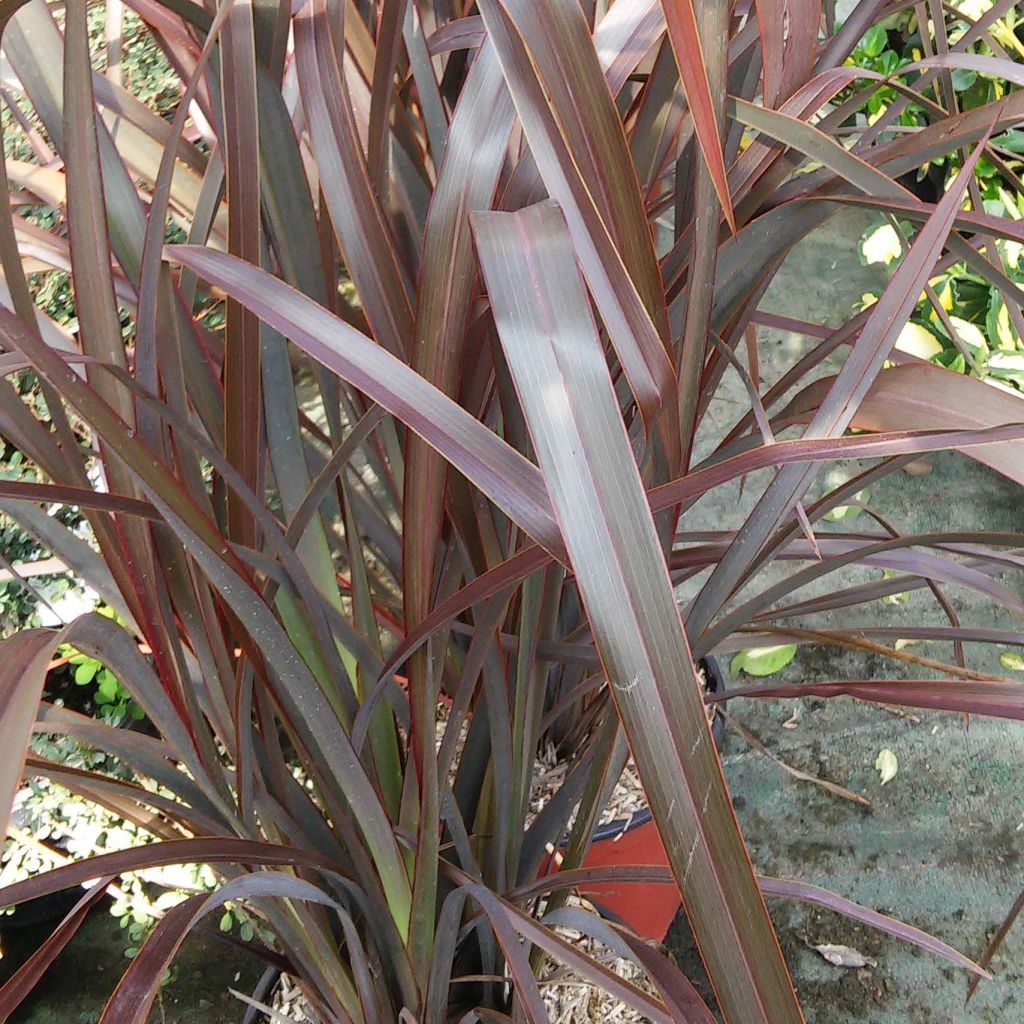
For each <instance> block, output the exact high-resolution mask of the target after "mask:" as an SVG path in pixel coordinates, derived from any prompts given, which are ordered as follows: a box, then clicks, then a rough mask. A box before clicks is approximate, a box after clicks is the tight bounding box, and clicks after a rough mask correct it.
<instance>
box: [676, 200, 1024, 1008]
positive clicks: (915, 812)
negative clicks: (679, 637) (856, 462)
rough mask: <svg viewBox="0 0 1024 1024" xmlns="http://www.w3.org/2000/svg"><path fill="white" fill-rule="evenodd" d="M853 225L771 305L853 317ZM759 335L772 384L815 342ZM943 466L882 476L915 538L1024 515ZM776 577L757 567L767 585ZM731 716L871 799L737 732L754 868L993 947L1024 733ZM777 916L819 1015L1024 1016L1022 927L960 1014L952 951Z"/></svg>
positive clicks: (864, 613)
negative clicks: (848, 792) (865, 803)
mask: <svg viewBox="0 0 1024 1024" xmlns="http://www.w3.org/2000/svg"><path fill="white" fill-rule="evenodd" d="M855 225H856V222H853V223H852V224H851V220H850V219H848V218H844V219H843V220H842V221H840V222H839V223H838V224H837V223H836V222H835V221H833V222H832V225H831V226H826V228H825V229H824V230H823V231H821V232H819V233H818V234H817V235H815V236H814V237H812V238H811V239H809V240H808V241H807V242H805V243H804V244H803V245H802V246H801V247H800V249H798V250H797V251H796V252H794V253H793V255H792V256H791V257H790V259H789V260H788V261H787V264H786V266H785V267H784V269H783V271H782V273H781V274H780V276H779V278H778V279H777V281H776V284H775V286H774V287H773V290H772V292H771V293H770V294H769V296H768V297H767V300H766V306H768V307H769V308H773V309H776V310H778V311H785V312H786V313H788V314H789V315H791V316H796V317H805V318H807V319H818V320H821V321H825V322H832V323H835V322H836V320H837V318H842V317H843V316H845V315H846V314H847V312H848V309H849V305H848V304H849V302H851V301H852V300H853V299H854V298H856V297H857V296H859V295H860V294H861V293H862V292H863V291H864V290H865V289H866V288H867V287H870V286H872V285H877V283H878V280H879V279H878V276H877V273H876V268H863V267H861V266H860V265H859V263H858V262H857V258H856V254H855V249H854V246H853V241H854V240H855V239H856V237H857V235H858V234H859V230H858V228H857V227H856V226H855ZM844 304H845V305H844ZM760 338H761V354H762V359H763V360H764V375H765V376H766V377H767V378H769V379H772V378H773V377H774V376H776V375H777V373H778V368H779V366H780V365H789V364H790V363H791V362H792V360H793V358H794V357H795V356H796V355H798V354H799V353H800V352H801V351H802V350H803V342H802V340H801V339H799V338H796V337H795V336H793V335H787V334H784V333H782V332H772V331H762V332H761V333H760ZM727 404H728V396H726V399H725V401H724V402H723V403H722V404H721V405H720V406H719V410H718V411H719V416H720V418H721V419H722V421H723V423H724V422H726V421H728V419H729V414H728V408H727ZM933 466H934V468H933V471H932V472H931V474H930V475H928V476H924V477H910V476H907V475H906V474H903V473H900V474H897V475H896V476H894V477H890V478H889V479H888V480H886V481H884V482H883V483H882V484H881V485H879V486H878V487H877V488H876V489H875V491H874V494H873V495H872V499H871V502H870V503H871V504H872V505H876V504H877V507H878V508H879V509H880V510H884V512H885V514H886V516H887V517H889V518H890V519H891V520H892V521H893V522H894V524H895V525H896V527H897V528H898V529H899V530H900V531H901V532H904V533H917V532H924V531H928V530H941V529H947V528H949V527H950V525H951V524H953V523H956V524H958V525H960V526H962V527H963V528H964V529H969V530H978V529H991V530H1001V529H1002V530H1021V529H1022V527H1024V511H1022V509H1024V506H1022V503H1021V495H1020V491H1019V490H1018V489H1017V488H1015V487H1013V486H1011V485H1009V484H1007V483H1006V482H1005V481H1004V480H1003V479H1002V478H1000V477H999V476H997V475H996V474H994V473H992V472H991V471H989V470H987V469H986V468H984V467H982V466H979V465H978V464H976V463H974V462H972V461H971V460H970V459H968V458H966V457H964V456H960V455H956V454H948V455H940V456H937V457H935V458H934V459H933ZM854 469H855V467H854V466H852V465H850V466H844V465H839V466H837V467H836V469H835V471H834V472H836V473H845V474H846V475H852V473H853V471H854ZM754 492H756V488H751V487H750V486H749V483H748V494H747V495H746V496H742V497H741V496H740V494H739V492H738V489H737V488H732V489H729V488H723V489H722V493H721V494H718V495H716V496H715V499H714V503H713V504H710V503H708V504H707V507H706V508H705V507H701V506H697V508H696V509H695V510H694V514H693V516H692V518H691V520H690V524H689V525H690V527H691V528H694V529H710V528H722V527H723V526H733V525H735V526H738V525H739V522H740V521H742V520H741V518H740V513H739V512H736V513H734V515H733V518H732V519H731V520H730V521H729V522H728V523H723V511H724V510H726V511H727V510H732V509H741V510H742V509H746V508H749V504H750V501H749V496H750V494H752V493H754ZM851 524H857V526H856V527H855V528H863V529H869V528H871V525H870V524H869V523H868V522H867V521H866V520H865V519H864V518H863V517H861V518H858V519H855V520H847V521H845V522H844V523H843V524H842V526H843V527H844V528H849V527H850V526H851ZM825 528H826V529H827V527H825ZM790 564H791V565H792V563H790ZM787 571H790V570H787ZM879 574H880V572H879V570H873V571H868V570H858V569H852V570H849V571H846V572H844V573H842V574H841V578H839V577H840V574H839V573H837V574H836V576H837V578H836V579H833V580H831V581H823V582H822V583H820V584H818V585H816V586H814V587H809V588H807V589H806V590H805V591H802V592H801V595H802V596H810V595H811V594H814V593H823V592H825V591H827V590H833V589H836V587H837V586H838V585H840V584H841V583H845V582H849V581H852V580H867V579H871V578H877V577H878V576H879ZM779 575H781V574H780V573H779V572H775V573H774V574H773V575H767V576H765V577H762V579H761V581H760V582H759V583H757V584H756V585H755V587H754V588H753V591H756V590H759V589H761V587H762V586H763V584H764V582H766V581H769V580H774V579H776V578H778V577H779ZM1003 582H1004V583H1005V584H1006V585H1008V586H1010V587H1011V588H1012V589H1013V590H1014V591H1016V592H1018V593H1019V592H1020V584H1021V579H1020V575H1019V574H1008V575H1007V576H1005V577H1004V578H1003ZM753 591H748V592H745V593H746V594H747V596H749V593H751V592H753ZM946 592H947V596H948V597H949V599H950V601H951V603H952V604H953V605H954V607H955V608H956V611H957V613H958V615H959V616H960V617H961V620H962V621H963V622H964V623H965V624H974V625H987V626H1002V627H1006V628H1014V627H1015V626H1016V627H1017V628H1019V623H1015V622H1014V621H1013V620H1011V619H1010V618H1009V617H1008V616H1006V615H1005V614H1003V613H998V612H996V610H995V609H994V608H993V607H992V605H991V602H990V601H989V600H987V599H985V598H982V597H980V596H979V595H977V594H976V593H973V592H968V591H965V590H963V589H959V588H947V589H946ZM806 621H807V623H808V624H809V625H810V624H813V625H818V626H823V627H827V626H829V625H835V626H838V625H840V624H842V625H843V626H847V627H849V626H857V625H863V626H868V625H885V626H899V624H900V623H903V622H917V623H920V622H928V623H932V624H936V625H937V624H945V620H944V618H943V616H942V613H941V611H940V610H939V608H938V606H937V604H936V602H935V600H934V598H933V597H932V596H931V595H930V593H929V592H928V591H926V590H922V591H915V592H912V593H911V594H910V595H909V597H908V598H907V599H906V600H905V601H903V602H901V603H898V604H885V603H882V602H881V601H876V602H873V603H872V604H870V605H865V606H863V607H857V608H852V609H846V610H843V611H840V612H834V613H830V614H827V615H821V616H819V617H817V618H809V619H807V620H806ZM911 650H912V651H913V652H914V653H918V654H921V655H923V656H926V657H932V658H937V659H942V660H951V657H952V651H951V648H950V645H948V644H942V643H925V644H920V645H916V646H914V647H913V648H911ZM998 654H999V652H998V651H993V650H992V649H991V648H987V649H986V648H981V647H979V646H977V645H968V646H967V650H966V656H967V661H968V664H969V665H970V666H971V667H972V668H976V669H980V670H986V671H992V672H996V673H999V674H1006V671H1005V670H1004V669H1002V668H1000V666H999V663H998ZM901 668H902V669H904V670H905V671H902V672H901V671H900V669H901ZM928 674H930V673H928V672H927V671H926V670H922V669H920V668H917V667H913V666H900V665H896V664H894V663H893V662H891V661H889V660H888V659H882V658H879V657H877V656H871V655H864V654H862V653H860V652H848V651H839V650H837V649H835V648H830V649H820V648H802V649H801V650H800V652H799V654H798V655H797V657H796V659H795V660H794V661H793V662H792V663H791V664H790V665H789V666H788V667H787V669H786V670H785V671H784V672H783V673H780V674H779V675H777V676H774V677H772V680H771V681H772V682H773V683H775V682H785V681H789V682H795V681H799V680H830V679H833V680H839V679H856V678H879V677H890V678H893V677H907V676H922V675H928ZM1011 674H1012V673H1011ZM745 682H753V680H750V679H746V680H745ZM796 710H799V719H798V721H796V722H795V723H793V722H790V725H791V726H795V727H791V728H783V723H785V722H787V720H790V719H791V716H792V715H793V713H794V711H796ZM730 712H731V713H732V714H733V715H734V716H735V717H736V718H737V719H738V720H739V721H740V722H741V723H742V724H743V725H744V726H745V727H746V728H748V729H750V730H751V731H753V732H754V733H755V734H756V735H757V736H758V737H759V738H760V739H761V740H762V741H763V742H764V743H765V744H766V745H767V746H768V747H769V748H770V749H771V750H772V751H773V752H774V753H775V754H776V755H777V756H779V757H781V758H782V759H783V760H784V761H786V762H787V763H789V764H790V765H792V766H793V767H795V768H799V769H802V770H803V771H806V772H809V773H812V774H814V775H817V776H820V777H824V778H827V779H829V780H831V781H833V782H837V783H840V784H841V785H844V786H846V787H848V788H850V789H853V790H855V791H856V792H858V793H861V794H863V795H864V796H866V797H868V798H869V799H870V800H871V801H872V806H871V808H870V809H867V808H862V807H860V806H858V805H856V804H853V803H849V802H847V801H844V800H841V799H839V798H837V797H835V796H832V795H830V794H829V793H826V792H824V791H823V790H821V789H819V788H818V787H816V786H813V785H809V784H807V783H804V782H798V781H796V780H794V779H793V778H791V777H790V776H789V775H788V774H787V773H786V772H785V771H784V770H783V769H782V768H781V767H779V766H778V765H776V764H774V763H773V762H772V761H771V760H769V759H768V758H767V757H765V756H764V755H763V754H760V753H758V752H756V751H751V750H749V749H748V747H747V745H746V744H745V743H744V741H743V740H742V739H741V738H740V737H739V736H738V735H737V734H736V733H730V734H729V735H728V737H727V740H726V745H725V748H724V757H723V760H724V764H725V769H726V774H727V776H728V780H729V784H730V787H731V790H732V793H733V796H734V800H735V804H736V808H737V813H738V816H739V818H740V822H741V824H742V826H743V829H744V833H745V835H746V837H747V840H748V843H749V845H750V848H751V854H752V856H753V859H754V863H755V866H756V867H757V869H758V870H760V871H762V872H764V873H766V874H772V875H781V876H788V877H794V878H799V879H802V880H805V881H809V882H814V883H817V884H820V885H824V886H826V887H828V888H830V889H833V890H835V891H836V892H839V893H841V894H842V895H844V896H846V897H849V898H852V899H854V900H857V901H858V902H861V903H864V904H866V905H868V906H871V907H873V908H875V909H878V910H881V911H884V912H888V913H891V914H892V915H894V916H896V917H899V918H902V919H903V920H906V921H909V922H911V923H913V924H916V925H918V926H919V927H922V928H924V929H925V930H927V931H930V932H932V933H933V934H935V935H937V936H938V937H940V938H941V939H943V940H945V941H946V942H949V943H951V944H952V945H954V946H955V947H957V948H959V949H961V950H962V951H963V952H965V953H967V954H968V955H970V956H974V957H977V956H979V955H980V953H981V952H982V950H983V949H984V947H985V945H986V943H987V941H988V938H989V936H990V935H991V933H992V931H993V930H994V929H995V927H996V926H997V925H998V923H999V922H1000V921H1001V920H1002V918H1003V916H1004V915H1005V913H1006V910H1007V909H1008V907H1009V905H1010V904H1011V903H1012V901H1013V899H1014V898H1015V897H1016V895H1017V893H1018V892H1019V891H1020V889H1021V888H1022V887H1024V862H1022V854H1024V787H1022V785H1021V766H1022V765H1024V756H1022V755H1024V727H1022V726H1021V725H1018V724H1015V723H1003V722H996V721H993V720H986V719H974V720H972V721H971V722H970V724H969V725H968V724H967V723H966V722H964V721H963V720H962V719H961V718H959V717H957V716H953V715H945V714H929V713H915V714H914V715H900V714H895V713H893V712H892V711H887V710H885V709H882V708H879V707H875V706H871V705H865V704H860V703H857V702H855V701H853V700H850V699H849V698H839V699H834V700H829V701H824V700H815V699H804V700H799V701H784V702H783V701H779V702H771V703H769V702H758V701H752V700H744V701H736V702H735V703H733V704H731V705H730ZM885 748H888V749H891V750H892V751H893V752H894V753H895V754H896V756H897V758H898V761H899V773H898V775H897V776H896V778H895V779H894V780H893V781H892V782H890V783H889V784H888V785H886V786H885V787H882V786H881V785H880V780H879V775H878V772H876V771H875V769H874V763H875V759H876V758H877V756H878V753H879V751H881V750H882V749H885ZM771 910H772V913H773V916H774V917H775V920H776V923H777V925H778V929H779V934H780V940H781V942H782V945H783V948H784V951H785V954H786V959H787V961H788V963H789V965H790V968H791V970H792V971H793V974H794V981H795V983H796V986H797V990H798V992H799V995H800V997H801V1001H802V1003H803V1006H804V1009H805V1012H806V1014H807V1018H808V1022H809V1024H825V1022H828V1024H845V1022H847V1021H850V1022H860V1021H866V1022H871V1024H890V1022H896V1021H907V1022H911V1024H939V1022H942V1024H945V1022H953V1021H956V1022H965V1024H970V1022H979V1024H1011V1022H1013V1024H1016V1022H1017V1021H1019V1020H1020V1019H1021V1017H1022V1012H1024V927H1019V928H1018V929H1017V930H1015V931H1014V932H1011V934H1010V937H1009V939H1008V940H1007V943H1006V945H1005V946H1004V947H1003V950H1002V952H1001V953H1000V955H999V956H998V957H997V960H996V962H995V964H994V966H993V970H994V973H995V974H996V979H995V980H994V981H992V982H987V983H983V984H982V986H981V988H980V989H979V990H978V993H977V994H976V996H975V998H974V999H973V1000H972V1001H971V1003H970V1004H969V1006H968V1007H967V1008H966V1009H965V1007H964V993H965V984H966V976H965V975H964V973H963V972H961V971H958V970H954V969H952V968H951V967H950V966H949V965H947V964H946V963H945V962H944V961H941V960H938V959H936V958H935V957H932V956H930V955H929V954H926V953H923V952H919V951H917V950H915V949H913V948H911V947H909V946H907V945H905V944H904V943H902V942H900V941H898V940H895V939H890V938H888V937H886V936H884V935H879V934H878V933H876V932H873V931H872V930H870V929H867V928H864V927H861V926H857V925H855V924H851V923H850V922H848V921H846V920H844V919H841V918H838V917H836V916H835V915H832V914H830V913H828V912H825V911H819V910H817V909H814V908H809V907H804V906H801V905H796V904H791V903H783V902H781V901H777V900H776V901H772V907H771ZM819 943H840V944H845V945H849V946H852V947H854V948H856V949H858V950H859V951H861V952H862V953H864V954H866V955H868V956H869V957H871V958H872V959H875V960H877V961H878V966H877V967H875V968H866V969H863V970H849V969H844V968H840V967H833V966H832V965H830V964H829V963H827V962H826V961H825V960H824V959H822V958H821V957H820V956H819V955H818V954H817V953H815V952H813V951H812V950H810V949H809V948H808V945H817V944H819ZM669 944H670V946H671V947H672V948H673V949H674V950H675V952H676V953H677V955H678V956H679V958H680V960H681V961H682V962H684V963H687V964H691V963H692V962H693V954H692V948H691V945H692V944H691V942H690V940H689V936H688V934H687V929H686V926H685V923H684V922H682V921H681V920H679V921H677V922H676V925H675V926H674V928H673V932H672V933H671V937H670V941H669Z"/></svg>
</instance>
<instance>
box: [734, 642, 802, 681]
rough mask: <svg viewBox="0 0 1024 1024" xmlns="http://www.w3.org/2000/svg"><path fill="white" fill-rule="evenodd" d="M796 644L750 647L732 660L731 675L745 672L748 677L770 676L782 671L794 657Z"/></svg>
mask: <svg viewBox="0 0 1024 1024" xmlns="http://www.w3.org/2000/svg"><path fill="white" fill-rule="evenodd" d="M796 650H797V647H796V644H780V645H778V646H776V647H752V648H750V650H747V651H740V653H739V654H737V655H736V657H735V658H733V659H732V662H731V664H730V666H729V667H730V669H731V670H732V674H733V675H734V676H735V675H738V674H739V673H740V672H746V673H747V675H749V676H770V675H774V674H775V673H776V672H780V671H782V669H784V668H785V667H786V666H787V665H788V664H789V663H790V662H791V661H792V660H793V658H794V657H796Z"/></svg>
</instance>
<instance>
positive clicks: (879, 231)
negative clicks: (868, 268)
mask: <svg viewBox="0 0 1024 1024" xmlns="http://www.w3.org/2000/svg"><path fill="white" fill-rule="evenodd" d="M860 252H861V256H862V257H863V259H864V262H865V263H866V264H869V265H870V264H872V263H884V264H885V265H886V266H889V264H890V263H892V262H893V261H894V260H897V259H899V258H900V256H902V255H903V242H902V241H901V239H900V236H899V233H898V232H897V231H896V229H895V228H894V227H893V226H892V225H891V224H882V225H881V226H880V227H877V228H875V229H874V231H871V232H869V233H868V234H866V235H865V236H864V238H863V239H862V240H861V243H860Z"/></svg>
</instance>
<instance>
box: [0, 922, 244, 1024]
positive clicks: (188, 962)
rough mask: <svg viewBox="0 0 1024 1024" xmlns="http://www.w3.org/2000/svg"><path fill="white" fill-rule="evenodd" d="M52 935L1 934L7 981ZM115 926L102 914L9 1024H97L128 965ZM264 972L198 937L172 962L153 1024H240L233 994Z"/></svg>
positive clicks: (1, 968)
mask: <svg viewBox="0 0 1024 1024" xmlns="http://www.w3.org/2000/svg"><path fill="white" fill-rule="evenodd" d="M46 935H47V929H46V927H45V926H44V927H42V928H32V929H11V930H9V931H5V932H3V933H2V941H3V952H4V957H3V960H0V981H4V980H6V979H7V977H8V976H9V975H10V973H11V972H12V971H13V969H14V968H15V967H16V966H17V964H18V963H19V962H21V960H23V959H24V958H25V957H27V956H28V955H30V954H31V952H32V950H34V949H36V948H37V947H38V946H39V944H40V943H41V942H42V941H43V940H44V939H45V938H46ZM123 949H124V940H123V938H122V935H121V933H120V928H119V927H118V922H117V920H116V919H115V918H113V917H111V916H110V915H109V914H108V913H107V912H106V910H105V908H102V907H101V908H98V909H97V910H96V911H94V912H93V914H92V915H91V916H90V917H89V918H88V920H87V921H86V922H85V924H84V925H83V926H82V929H81V931H80V932H79V933H78V935H76V936H75V938H74V940H73V941H72V942H71V944H70V945H69V946H68V948H67V949H66V950H65V951H64V953H63V954H62V955H61V958H60V960H59V961H58V962H57V963H56V964H55V965H54V967H53V968H51V970H50V971H49V972H48V973H47V975H46V976H45V978H44V979H43V980H42V982H41V983H40V984H39V986H38V987H37V988H36V990H35V992H34V994H33V997H32V999H31V1000H30V1001H29V1002H27V1003H25V1004H24V1005H23V1006H22V1007H21V1009H20V1010H18V1011H17V1012H16V1013H15V1014H14V1016H12V1017H11V1018H10V1020H11V1024H96V1021H97V1020H98V1019H99V1015H100V1012H101V1011H102V1009H103V1004H104V1003H105V1001H106V999H107V997H108V996H109V995H110V992H111V991H112V989H113V987H114V985H115V984H116V982H117V979H118V978H119V977H120V975H121V973H122V972H123V971H124V969H125V968H126V967H127V965H128V961H127V960H126V959H125V958H124V956H123V955H122V953H121V951H122V950H123ZM260 974H261V970H260V968H259V966H258V965H257V964H255V963H254V961H253V960H251V959H250V958H247V957H246V956H245V955H244V954H242V953H239V952H236V951H235V950H234V949H233V948H232V947H231V946H229V945H227V944H226V943H224V942H222V941H220V940H219V939H217V938H213V937H207V936H205V935H201V934H193V935H191V936H190V937H189V938H188V939H187V940H186V941H185V944H184V946H183V947H182V949H181V952H180V953H179V954H178V956H177V957H176V958H175V961H174V968H173V974H172V978H171V980H170V981H169V982H168V983H167V984H166V985H165V986H164V988H163V990H162V992H161V994H160V998H159V1000H158V1001H157V1003H156V1004H155V1005H154V1007H153V1011H152V1013H151V1014H150V1022H151V1024H238V1022H239V1021H240V1020H241V1019H242V1015H243V1013H244V1010H245V1008H244V1006H243V1005H242V1004H241V1003H240V1002H239V1001H238V1000H237V999H235V998H234V997H233V996H232V995H231V994H230V993H229V992H228V989H229V988H234V989H237V990H238V991H241V992H245V993H249V992H252V990H253V989H254V988H255V987H256V983H257V982H258V981H259V977H260Z"/></svg>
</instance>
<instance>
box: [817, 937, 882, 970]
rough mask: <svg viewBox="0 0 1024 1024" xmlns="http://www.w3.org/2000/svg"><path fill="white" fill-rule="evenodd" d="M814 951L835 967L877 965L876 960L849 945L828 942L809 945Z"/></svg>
mask: <svg viewBox="0 0 1024 1024" xmlns="http://www.w3.org/2000/svg"><path fill="white" fill-rule="evenodd" d="M811 949H813V950H814V952H815V953H819V954H820V955H821V956H823V957H824V958H825V959H826V960H827V961H828V962H829V963H830V964H834V965H835V966H836V967H849V968H855V967H877V966H878V961H877V960H872V959H871V957H869V956H865V955H864V954H863V953H861V952H858V951H857V950H856V949H853V948H851V947H850V946H837V945H833V944H832V943H830V942H825V943H822V944H821V945H820V946H811Z"/></svg>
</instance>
